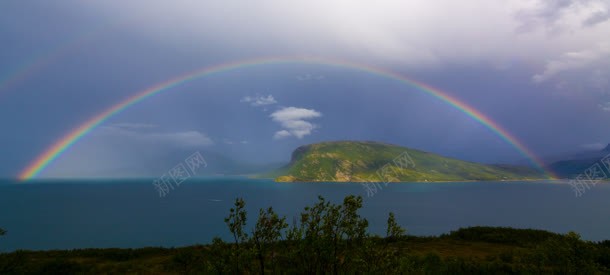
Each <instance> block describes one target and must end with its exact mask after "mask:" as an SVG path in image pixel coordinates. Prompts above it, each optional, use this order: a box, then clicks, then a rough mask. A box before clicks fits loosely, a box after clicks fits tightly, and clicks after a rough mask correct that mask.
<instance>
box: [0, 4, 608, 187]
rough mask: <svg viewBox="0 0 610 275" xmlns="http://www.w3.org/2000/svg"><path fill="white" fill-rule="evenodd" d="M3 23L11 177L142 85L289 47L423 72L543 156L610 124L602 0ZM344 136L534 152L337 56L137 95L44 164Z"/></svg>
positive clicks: (70, 166)
mask: <svg viewBox="0 0 610 275" xmlns="http://www.w3.org/2000/svg"><path fill="white" fill-rule="evenodd" d="M0 38H1V41H2V43H0V127H1V130H0V177H14V176H16V175H18V174H19V173H20V172H21V171H22V170H23V169H24V168H25V167H27V166H28V165H29V164H30V163H32V161H34V159H36V157H37V156H39V155H40V154H42V153H43V152H44V151H45V150H46V149H47V148H49V147H50V146H51V145H53V144H54V143H55V142H56V141H57V140H59V139H61V138H62V137H63V136H65V135H66V134H68V133H69V132H71V130H73V129H75V128H77V127H78V126H79V125H82V124H83V123H84V122H86V121H88V120H89V119H90V118H92V117H95V116H96V115H97V114H100V113H102V112H103V111H104V110H107V109H108V108H110V107H112V106H114V105H116V104H117V103H119V102H121V101H123V100H124V99H126V98H129V97H131V96H133V95H135V94H137V93H138V92H139V91H142V90H145V89H147V88H149V87H152V86H155V85H157V84H159V83H162V82H165V81H167V80H169V79H172V78H175V77H177V76H180V75H185V74H187V73H189V72H192V71H195V70H199V69H202V68H206V67H211V66H215V65H218V64H226V63H239V62H240V61H243V60H249V59H256V58H266V57H278V56H288V57H302V56H308V57H315V58H318V59H320V60H339V61H346V62H352V63H358V64H362V65H364V66H375V67H377V68H382V69H384V70H386V71H391V72H394V73H396V74H399V75H402V76H405V77H408V78H410V79H414V80H417V81H419V82H421V83H425V84H427V85H429V86H432V87H435V88H437V89H439V90H441V91H443V92H445V93H447V94H449V95H451V96H452V97H455V98H458V99H459V100H461V101H462V102H465V103H467V104H468V105H470V106H472V107H473V108H474V109H476V110H478V111H479V112H481V113H483V114H485V115H486V116H487V117H489V118H490V119H491V120H492V121H494V122H495V123H497V124H499V125H501V126H502V127H503V128H505V129H506V130H507V131H508V132H510V133H511V134H512V135H513V136H515V137H516V138H517V139H518V140H519V141H520V142H522V143H523V144H524V145H525V146H526V147H527V148H529V149H530V150H531V151H532V152H533V153H534V154H535V155H537V156H539V157H545V156H552V155H557V154H561V153H565V152H572V151H579V150H597V149H601V148H603V147H605V145H606V144H607V143H608V142H610V135H609V133H608V130H607V127H605V126H606V125H609V123H610V119H609V117H610V2H608V1H606V0H572V1H570V0H555V1H550V0H549V1H542V0H526V1H514V0H503V1H495V0H493V1H490V0H463V1H449V0H438V1H390V0H380V1H353V0H351V1H343V0H339V1H318V0H310V1H270V0H261V1H237V0H228V1H201V0H197V1H195V0H176V1H169V2H168V1H156V0H146V1H138V0H134V1H97V0H93V1H71V0H58V1H52V2H46V1H42V2H41V1H38V2H24V1H13V0H8V1H2V2H0ZM346 139H347V140H377V141H383V142H389V143H394V144H399V145H403V146H408V147H412V148H417V149H421V150H425V151H430V152H434V153H438V154H442V155H445V156H449V157H455V158H460V159H465V160H469V161H478V162H485V163H514V162H520V161H522V160H523V159H524V158H525V157H524V156H523V155H522V154H521V153H520V152H519V151H518V150H516V149H515V148H514V147H513V146H511V145H510V144H507V143H506V142H505V141H504V140H502V139H501V138H500V137H498V136H497V135H496V134H494V133H493V132H492V131H491V130H490V129H488V128H486V127H485V126H483V125H481V124H480V123H478V122H476V121H475V120H473V119H472V118H471V117H469V116H467V115H466V114H464V113H462V112H460V111H459V110H457V109H455V108H453V107H452V106H450V105H448V104H446V103H444V102H442V101H440V100H438V99H436V98H434V97H432V96H430V95H428V94H426V93H423V92H422V91H420V90H418V89H416V88H415V87H413V86H409V85H405V84H404V83H400V82H397V81H395V80H392V79H389V78H387V77H383V76H379V75H373V74H370V73H366V72H363V71H360V70H356V69H353V68H340V67H335V66H329V65H327V64H299V63H290V64H261V65H257V66H250V67H247V68H238V69H234V70H229V71H225V72H221V73H217V74H213V75H210V76H207V77H204V78H198V79H194V80H192V81H188V82H187V83H184V84H182V85H179V86H176V87H173V88H172V89H168V90H167V91H166V92H163V93H160V94H158V95H156V96H153V97H150V98H147V99H146V100H143V101H141V102H139V103H137V104H134V105H133V106H131V107H129V108H127V109H126V110H124V111H122V112H120V113H119V114H117V115H116V116H113V117H111V118H110V119H108V120H107V121H105V122H104V123H102V125H100V126H99V127H97V128H95V129H94V130H93V131H91V132H90V133H88V134H87V135H85V136H84V137H83V138H82V139H80V140H79V141H78V142H77V143H75V144H74V145H73V146H71V147H70V148H69V149H68V150H67V151H66V152H64V153H63V154H62V155H61V156H59V157H58V158H57V159H56V160H55V161H53V162H52V163H51V164H50V165H49V166H48V167H47V168H46V169H45V170H44V171H43V172H42V173H41V175H40V176H41V177H86V176H92V177H98V176H108V175H120V176H128V175H134V176H140V175H161V174H163V173H164V172H165V171H164V170H163V169H165V168H163V167H164V165H165V164H163V165H159V163H160V162H161V161H160V159H162V158H164V156H168V155H181V154H184V156H185V157H186V156H188V155H189V154H190V153H192V152H195V151H202V152H205V154H216V155H222V156H226V157H227V158H229V159H234V160H239V161H241V162H248V163H281V162H286V161H288V160H289V158H290V153H291V152H292V150H294V148H296V147H297V146H300V145H303V144H309V143H314V142H320V141H327V140H346ZM205 154H204V155H205ZM143 167H149V168H143ZM151 167H153V168H151ZM170 168H171V167H167V169H170ZM117 171H121V172H120V173H119V172H117Z"/></svg>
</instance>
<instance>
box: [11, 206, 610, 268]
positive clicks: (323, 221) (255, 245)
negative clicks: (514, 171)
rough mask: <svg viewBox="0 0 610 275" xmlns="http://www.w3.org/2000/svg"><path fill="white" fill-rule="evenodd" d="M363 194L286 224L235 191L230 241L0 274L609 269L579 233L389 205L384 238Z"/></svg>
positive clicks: (607, 246)
mask: <svg viewBox="0 0 610 275" xmlns="http://www.w3.org/2000/svg"><path fill="white" fill-rule="evenodd" d="M361 207H362V198H360V197H354V196H348V197H346V198H345V199H344V201H343V203H342V204H333V203H331V202H328V201H326V200H325V199H324V198H322V197H320V198H319V200H318V202H317V203H316V204H314V205H312V206H310V207H306V208H305V209H304V210H303V212H302V213H301V215H300V217H299V219H296V220H294V221H293V222H292V224H291V225H288V223H287V222H286V218H285V217H280V216H278V215H277V214H276V213H275V212H274V210H273V209H272V208H268V209H261V210H260V212H259V216H258V219H257V221H256V222H255V224H254V225H253V226H252V227H247V223H246V222H247V213H246V211H245V210H244V209H245V202H244V201H243V200H242V199H237V200H236V202H235V206H234V208H232V209H231V210H230V212H229V215H228V216H227V218H226V219H225V223H226V224H227V226H228V228H229V231H230V232H231V235H232V241H230V242H225V241H222V240H220V239H219V238H215V239H214V241H213V242H212V243H211V244H208V245H198V246H191V247H183V248H141V249H79V250H70V251H17V252H13V253H8V254H0V274H37V273H44V274H83V273H130V274H201V273H213V274H264V273H267V274H277V273H297V274H318V273H332V274H355V273H357V274H373V273H375V274H377V273H385V274H388V273H406V274H473V273H476V274H482V273H485V274H487V273H495V274H540V273H545V274H576V273H578V274H609V273H610V241H604V242H600V243H593V242H588V241H583V240H581V239H580V236H578V234H576V233H573V232H570V233H568V234H565V235H562V234H556V233H551V232H546V231H542V230H532V229H512V228H499V227H471V228H464V229H459V230H457V231H454V232H451V233H449V234H445V235H441V236H437V237H415V236H408V235H406V234H405V233H406V232H405V229H403V228H402V227H400V226H399V225H398V223H397V221H396V219H395V218H394V215H393V214H392V213H390V214H389V216H388V220H387V230H386V235H385V236H384V237H381V236H375V235H371V234H369V233H368V232H367V228H368V222H367V220H366V219H364V218H362V217H361V216H360V215H359V214H358V210H359V209H360V208H361Z"/></svg>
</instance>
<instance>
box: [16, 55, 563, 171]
mask: <svg viewBox="0 0 610 275" xmlns="http://www.w3.org/2000/svg"><path fill="white" fill-rule="evenodd" d="M292 63H295V64H317V65H328V66H335V67H343V68H348V69H355V70H360V71H364V72H368V73H372V74H375V75H379V76H383V77H386V78H390V79H394V80H396V81H399V82H403V83H405V84H407V85H410V86H413V87H416V88H418V90H420V91H423V92H425V93H427V94H429V95H431V96H433V97H435V98H437V99H439V100H441V101H443V102H445V103H447V104H449V105H450V106H453V107H454V108H456V109H458V110H460V111H462V112H463V113H465V114H466V115H468V116H469V117H471V118H473V119H474V120H476V121H478V122H479V123H481V124H482V125H484V126H486V127H487V128H489V129H490V130H491V131H492V132H494V133H495V134H496V135H498V136H499V137H500V138H501V139H503V140H504V141H506V142H507V143H509V144H510V145H512V146H513V147H514V148H516V149H517V150H518V151H519V152H520V153H521V154H523V155H524V156H526V157H527V158H529V160H531V162H532V164H534V165H535V166H536V168H538V169H540V170H541V171H544V172H545V173H546V174H547V176H549V177H550V178H555V175H554V174H553V173H552V172H551V171H548V170H546V169H545V168H544V165H543V164H542V162H541V161H540V160H539V159H538V158H537V157H536V155H535V154H533V153H532V152H531V151H530V150H528V149H527V147H525V145H523V144H522V143H521V142H520V141H519V140H518V139H517V138H515V137H514V136H513V135H511V134H510V133H509V132H508V131H507V130H506V129H504V128H503V127H502V126H501V125H499V124H498V123H495V122H494V121H492V120H491V119H489V118H488V117H487V116H485V115H484V114H482V113H481V112H479V111H478V110H476V109H474V108H473V107H471V106H469V105H467V104H466V103H464V102H462V101H460V100H459V99H457V98H455V97H452V96H451V95H449V94H447V93H445V92H443V91H441V90H438V89H436V88H434V87H432V86H429V85H427V84H425V83H422V82H419V81H416V80H413V79H409V78H406V77H404V76H401V75H398V74H396V73H394V72H391V71H387V70H384V69H381V68H377V67H373V66H369V65H364V64H359V63H353V62H347V61H335V60H328V59H321V58H310V57H304V58H294V57H288V58H278V57H273V58H259V59H249V60H246V61H243V60H242V61H238V62H232V63H223V64H219V65H216V66H211V67H206V68H203V69H200V70H196V71H194V72H189V73H187V74H184V75H180V76H177V77H174V78H171V79H169V80H166V81H164V82H161V83H158V84H157V85H154V86H152V87H149V88H148V89H145V90H143V91H140V92H138V93H136V94H135V95H133V96H131V97H128V98H126V99H124V100H123V101H121V102H119V103H118V104H116V105H114V106H112V107H110V108H109V109H107V110H105V111H104V112H102V113H100V114H98V115H96V116H94V117H92V118H91V119H89V120H87V121H86V122H85V123H83V124H81V125H80V126H79V127H78V128H76V129H74V130H72V131H71V132H69V133H68V134H67V135H65V136H63V137H62V138H61V139H59V140H58V141H56V142H55V143H54V144H53V145H52V146H51V147H49V148H48V149H47V150H45V151H44V153H43V154H41V155H39V156H38V157H37V158H36V159H35V160H34V161H33V162H32V163H30V165H28V166H27V167H26V168H25V169H24V170H23V171H22V172H21V173H20V174H19V176H18V178H19V179H20V180H22V181H25V180H29V179H32V178H35V177H36V176H38V175H39V174H40V173H41V172H42V171H43V170H44V169H45V168H46V167H47V166H48V165H49V164H50V163H52V162H53V161H54V160H55V159H57V158H58V157H59V156H61V155H62V153H64V152H65V151H66V150H68V149H69V148H70V147H71V146H72V145H74V144H75V143H76V142H78V141H79V140H80V139H81V138H83V137H84V136H86V135H87V134H88V133H89V132H91V131H92V130H93V129H95V128H96V127H97V126H99V125H100V124H102V123H104V122H105V121H107V120H108V119H110V118H111V117H113V116H115V115H117V114H119V113H120V112H121V111H123V110H125V109H127V108H129V107H130V106H133V105H135V104H137V103H139V102H141V101H143V100H145V99H147V98H149V97H152V96H154V95H156V94H159V93H162V92H164V91H167V90H170V89H171V88H173V87H176V86H179V85H181V84H183V83H186V82H189V81H191V80H194V79H197V78H200V77H204V76H210V75H214V74H218V73H222V72H226V71H230V70H234V69H239V68H246V67H252V66H260V65H269V64H292Z"/></svg>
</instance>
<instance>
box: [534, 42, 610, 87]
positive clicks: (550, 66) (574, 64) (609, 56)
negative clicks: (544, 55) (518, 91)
mask: <svg viewBox="0 0 610 275" xmlns="http://www.w3.org/2000/svg"><path fill="white" fill-rule="evenodd" d="M604 61H605V62H604ZM598 62H602V63H604V65H607V66H610V44H608V43H601V44H599V45H597V47H595V48H590V49H585V50H581V51H572V52H566V53H564V54H562V55H561V56H560V57H559V58H557V59H554V60H551V61H548V62H547V63H546V65H545V67H544V71H543V72H541V73H538V74H535V75H534V76H532V80H533V81H534V82H536V83H541V82H545V81H547V80H549V79H552V78H553V77H555V76H556V75H558V74H560V73H563V72H568V71H573V70H578V69H583V68H589V69H591V67H592V65H594V64H596V63H598ZM597 79H598V80H599V77H598V78H597Z"/></svg>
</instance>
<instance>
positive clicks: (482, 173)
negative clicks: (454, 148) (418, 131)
mask: <svg viewBox="0 0 610 275" xmlns="http://www.w3.org/2000/svg"><path fill="white" fill-rule="evenodd" d="M263 177H267V178H275V180H276V181H279V182H367V181H371V182H435V181H484V180H488V181H499V180H532V179H547V178H548V176H547V175H545V174H544V173H543V171H538V170H536V169H534V168H530V167H526V166H515V165H499V164H498V165H490V164H481V163H475V162H468V161H463V160H459V159H454V158H448V157H443V156H440V155H437V154H433V153H429V152H425V151H421V150H416V149H412V148H407V147H402V146H397V145H392V144H387V143H381V142H375V141H331V142H322V143H316V144H310V145H304V146H301V147H299V148H297V149H296V150H294V152H293V153H292V157H291V160H290V163H289V164H288V165H286V166H285V167H283V168H281V169H279V170H277V171H274V172H272V173H269V174H266V175H264V176H263Z"/></svg>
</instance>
